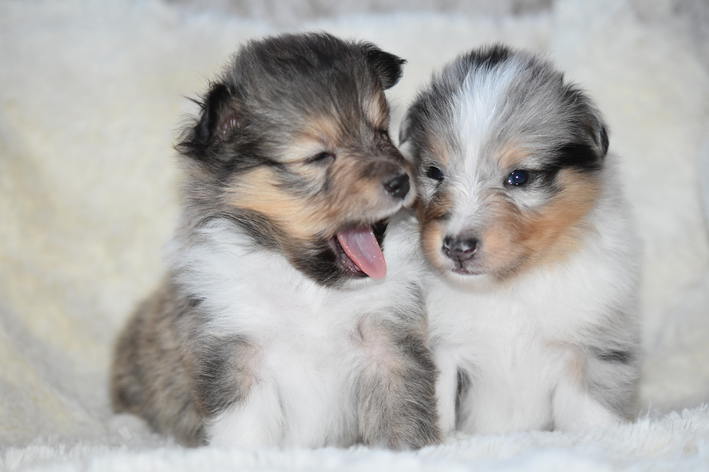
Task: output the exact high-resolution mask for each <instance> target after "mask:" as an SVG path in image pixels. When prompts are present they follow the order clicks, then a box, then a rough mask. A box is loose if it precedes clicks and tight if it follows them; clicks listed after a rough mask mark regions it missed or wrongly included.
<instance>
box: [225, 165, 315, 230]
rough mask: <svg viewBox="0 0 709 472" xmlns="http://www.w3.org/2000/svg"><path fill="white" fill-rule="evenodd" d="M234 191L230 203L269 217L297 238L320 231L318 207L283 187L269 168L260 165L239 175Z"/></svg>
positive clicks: (231, 190) (232, 187)
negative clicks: (278, 183)
mask: <svg viewBox="0 0 709 472" xmlns="http://www.w3.org/2000/svg"><path fill="white" fill-rule="evenodd" d="M230 194H231V196H230V199H229V203H230V204H232V205H234V206H235V207H237V208H241V209H244V210H251V211H255V212H257V213H260V214H262V215H264V216H266V217H268V218H269V219H271V220H272V221H274V222H275V223H276V224H278V225H279V226H280V227H281V228H282V229H283V230H285V231H286V232H287V233H288V234H290V235H293V236H295V237H296V238H301V239H307V238H309V237H311V236H312V235H313V234H316V233H317V232H318V229H319V226H320V224H321V221H320V218H319V217H317V212H318V208H316V207H314V206H312V205H309V204H308V202H306V201H303V200H302V199H298V198H295V197H293V196H292V195H289V194H288V193H286V192H284V191H283V190H281V189H279V188H278V187H277V181H276V179H275V178H274V175H273V172H272V171H271V170H269V169H267V168H264V167H259V168H257V169H254V170H253V171H251V172H249V173H248V174H246V175H243V176H241V177H239V179H238V181H237V182H235V183H234V184H233V185H232V186H231V189H230Z"/></svg>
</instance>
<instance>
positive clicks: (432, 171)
mask: <svg viewBox="0 0 709 472" xmlns="http://www.w3.org/2000/svg"><path fill="white" fill-rule="evenodd" d="M426 177H428V178H429V179H433V180H437V181H439V182H443V179H444V177H443V171H442V170H441V169H439V168H438V167H436V166H431V167H429V168H428V170H427V171H426Z"/></svg>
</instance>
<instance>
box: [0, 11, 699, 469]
mask: <svg viewBox="0 0 709 472" xmlns="http://www.w3.org/2000/svg"><path fill="white" fill-rule="evenodd" d="M639 3H641V2H637V1H632V0H627V1H625V0H598V1H583V0H557V1H556V2H555V3H553V5H552V6H551V7H549V8H546V9H541V10H535V11H533V12H531V13H525V14H522V15H519V14H518V15H511V14H510V15H504V14H503V15H490V16H480V15H477V16H476V15H468V14H454V13H450V12H448V13H446V12H435V11H429V12H426V11H416V12H405V11H387V12H386V13H380V14H372V13H366V14H364V13H363V14H348V15H343V16H339V17H327V18H319V19H317V20H311V21H310V22H306V23H299V24H297V25H288V24H279V23H274V22H268V21H266V20H264V19H258V18H256V19H254V18H253V17H249V18H247V17H245V16H243V15H242V16H239V14H238V12H237V13H234V12H233V11H229V10H223V9H222V10H220V9H216V10H210V9H194V8H190V6H189V5H185V4H183V3H181V2H177V3H163V2H159V1H157V0H148V1H142V2H117V1H107V2H98V1H96V2H84V1H78V0H67V1H65V2H61V3H54V2H51V3H50V2H43V1H34V2H20V1H2V2H0V470H3V469H4V470H47V471H54V470H62V471H64V470H90V471H111V470H116V471H141V470H170V471H173V470H190V469H200V470H348V471H356V470H362V471H365V470H366V471H375V470H410V471H424V470H426V471H428V470H432V471H433V470H446V471H455V470H480V471H483V470H495V471H496V470H619V469H624V470H625V469H628V470H669V469H675V470H709V408H707V407H705V406H703V403H705V402H709V342H707V340H708V339H709V308H708V307H709V238H708V236H707V227H708V226H707V221H708V219H707V209H708V208H709V64H707V63H706V58H707V57H709V56H707V55H706V54H703V52H702V49H701V48H697V47H696V42H693V39H692V35H689V34H685V33H686V32H685V31H684V29H683V27H682V25H681V24H676V23H674V22H673V21H672V18H673V16H672V11H673V8H674V7H675V6H676V5H677V2H672V1H671V0H667V1H664V0H657V1H647V2H645V3H644V4H643V5H642V6H641V7H638V4H639ZM696 24H699V27H700V28H701V27H702V23H701V21H700V22H699V23H696V21H695V26H696ZM703 27H705V28H706V29H709V25H703ZM283 29H289V30H327V31H330V32H333V33H335V34H338V35H342V36H344V37H352V38H358V39H366V40H369V41H373V42H375V43H377V44H378V45H380V46H381V47H382V48H383V49H385V50H387V51H391V52H393V53H395V54H398V55H400V56H401V57H404V58H406V59H407V60H408V64H407V65H406V68H405V74H404V78H403V79H402V81H401V82H400V83H399V84H398V85H397V86H396V87H394V88H393V89H392V90H391V91H390V93H389V97H390V99H391V103H392V107H393V123H394V124H395V126H394V127H396V123H398V121H399V120H400V118H401V116H402V114H403V112H404V111H405V109H406V106H407V104H408V103H409V101H410V100H411V99H412V97H413V95H414V94H415V93H416V91H417V90H418V89H419V88H420V87H421V86H422V85H423V84H424V83H426V82H427V81H428V78H429V76H430V73H431V72H432V71H433V70H435V69H436V68H438V67H440V66H441V65H442V64H443V63H444V62H446V61H448V60H449V59H452V58H453V57H455V56H456V55H457V54H459V53H461V52H463V51H465V50H468V49H470V48H472V47H476V46H479V45H482V44H485V43H490V42H493V41H502V42H505V43H508V44H511V45H513V46H517V47H523V48H527V49H531V50H534V51H539V52H541V53H544V54H547V55H548V56H549V57H550V58H551V59H553V60H554V61H555V62H556V63H557V65H558V66H559V67H560V68H561V69H563V70H564V71H566V73H567V77H568V78H569V79H571V80H573V81H576V82H578V83H579V84H581V85H582V87H584V88H585V89H587V90H588V91H589V93H590V95H591V96H592V97H594V98H595V100H596V101H597V103H598V105H599V106H600V108H601V110H603V112H604V113H605V115H606V117H607V120H608V122H609V124H610V130H611V150H612V152H615V153H617V154H619V155H620V156H622V166H621V169H620V171H621V172H622V176H623V181H624V182H625V187H626V194H627V196H628V198H629V199H630V201H631V203H632V205H633V210H634V216H635V219H636V224H637V227H638V229H639V232H640V234H641V236H642V239H643V244H644V247H643V251H644V271H643V281H642V291H641V300H642V313H643V320H644V322H643V339H644V349H645V363H644V368H643V378H642V382H641V402H642V406H643V409H644V414H643V416H642V417H641V419H640V420H638V421H637V422H636V423H633V424H628V425H623V426H619V427H617V428H614V429H611V430H592V431H587V432H584V433H579V434H564V433H556V432H530V433H515V434H503V435H491V436H470V435H459V436H456V437H452V438H449V439H448V440H447V441H446V442H445V444H443V445H440V446H437V447H430V448H426V449H424V450H422V451H418V452H405V453H394V452H390V451H379V450H370V449H367V448H364V447H354V448H351V449H346V450H343V449H321V450H314V451H311V450H305V449H286V450H261V451H256V452H246V451H240V450H220V449H217V448H211V447H206V448H200V449H193V450H187V449H183V448H180V447H178V446H176V445H175V444H174V443H173V442H171V441H170V440H169V439H166V438H163V437H159V436H156V435H154V434H152V433H150V432H149V431H148V430H147V429H146V427H145V426H144V424H143V423H142V422H141V421H140V420H138V419H136V418H133V417H130V416H127V415H122V416H115V415H113V414H112V413H111V411H110V407H109V401H108V398H109V397H108V385H107V384H108V375H107V373H108V366H109V363H110V358H111V350H112V345H113V342H114V339H115V337H116V335H117V333H118V331H119V330H120V328H121V327H122V325H123V323H124V321H125V319H126V317H127V316H128V314H129V313H130V312H131V310H132V309H133V307H134V306H135V304H136V303H137V302H138V301H139V300H140V299H141V298H142V297H143V296H145V295H146V294H148V293H149V292H150V291H151V289H152V288H153V287H154V286H155V285H156V284H157V282H158V280H159V278H160V276H161V273H162V272H163V270H164V266H163V265H162V259H161V251H162V250H161V247H162V245H163V244H164V242H165V241H166V240H167V239H168V238H169V236H170V233H171V231H172V228H173V227H174V224H175V221H176V217H177V212H178V201H177V199H178V195H177V189H178V182H179V173H178V170H177V167H176V163H175V157H174V151H173V150H172V148H171V146H172V144H173V143H174V140H175V129H176V128H177V126H178V125H179V123H180V120H181V119H182V117H183V116H184V115H185V114H186V113H190V112H194V105H193V104H192V103H191V102H190V101H189V100H187V99H186V98H185V96H195V95H196V94H197V93H199V92H201V91H203V90H205V88H206V83H207V80H208V78H209V77H210V76H212V74H213V73H214V72H215V71H217V70H218V69H219V67H220V66H221V65H222V64H223V63H224V62H225V61H226V60H227V59H228V57H229V55H230V54H231V53H232V52H234V51H235V50H236V48H237V47H238V45H240V44H243V43H244V42H245V41H247V40H248V39H251V38H257V37H261V36H264V35H267V34H273V33H277V32H279V31H281V30H283ZM695 32H696V31H695ZM700 33H701V31H700ZM704 51H706V50H704ZM392 135H393V136H395V135H396V130H394V132H393V133H392Z"/></svg>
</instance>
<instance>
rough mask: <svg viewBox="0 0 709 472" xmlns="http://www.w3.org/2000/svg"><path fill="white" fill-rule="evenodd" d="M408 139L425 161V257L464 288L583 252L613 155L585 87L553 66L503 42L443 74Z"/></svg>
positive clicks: (420, 176) (406, 130) (417, 111)
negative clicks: (608, 156)
mask: <svg viewBox="0 0 709 472" xmlns="http://www.w3.org/2000/svg"><path fill="white" fill-rule="evenodd" d="M401 141H402V145H403V146H404V148H403V149H406V150H407V152H409V153H411V154H412V156H413V157H414V160H415V163H416V166H417V180H418V190H419V195H420V201H419V202H418V209H417V210H418V215H419V218H420V223H421V239H422V246H423V249H424V252H425V254H426V257H427V259H428V260H429V262H430V263H431V264H432V265H433V266H435V267H436V268H437V269H439V270H440V271H441V272H443V273H445V274H448V275H449V276H450V277H451V278H452V279H454V280H458V281H464V282H476V281H482V280H486V279H489V280H491V281H501V280H505V279H509V278H510V277H513V276H514V275H515V274H518V273H520V272H521V271H524V270H525V269H526V268H529V267H531V266H532V265H533V264H541V263H544V262H545V261H549V260H557V259H562V258H564V257H566V256H567V255H568V254H569V253H570V252H572V251H574V250H575V248H576V247H577V246H578V244H580V239H581V237H582V236H583V234H582V233H583V232H584V231H587V229H588V227H587V226H586V225H585V223H584V216H585V215H586V214H587V213H588V212H589V210H590V209H591V208H592V207H593V206H594V204H595V202H596V199H597V196H598V191H599V184H600V182H599V178H600V174H601V171H602V169H603V167H604V158H605V155H606V152H607V150H608V134H607V132H606V129H605V126H604V124H603V121H602V118H601V116H600V113H599V112H598V110H597V109H596V107H595V106H594V105H593V104H592V103H591V102H590V101H589V99H588V98H587V97H586V96H585V95H584V94H583V93H582V92H581V91H579V90H578V89H577V88H576V87H574V86H572V85H569V84H567V83H565V82H564V80H563V76H562V74H561V73H559V72H557V71H556V70H555V69H554V68H553V67H552V66H551V65H550V64H549V63H548V62H547V61H545V60H542V59H540V58H538V57H535V56H532V55H529V54H525V53H522V52H515V51H512V50H509V49H507V48H505V47H502V46H494V47H491V48H486V49H481V50H476V51H473V52H471V53H469V54H467V55H464V56H461V57H459V58H458V59H457V60H456V61H454V62H453V63H451V64H449V65H448V66H447V67H446V68H445V69H444V70H443V71H442V72H441V73H440V74H439V75H437V76H436V77H434V79H433V81H432V84H431V85H430V87H429V88H428V89H427V90H425V91H423V92H422V93H420V94H419V96H418V97H417V99H416V101H415V102H414V104H413V105H412V106H411V108H410V109H409V111H408V113H407V116H406V118H405V120H404V125H403V126H402V132H401Z"/></svg>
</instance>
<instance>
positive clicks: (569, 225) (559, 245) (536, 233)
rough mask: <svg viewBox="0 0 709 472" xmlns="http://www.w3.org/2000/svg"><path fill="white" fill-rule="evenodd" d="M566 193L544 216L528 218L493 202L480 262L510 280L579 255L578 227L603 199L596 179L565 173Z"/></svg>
mask: <svg viewBox="0 0 709 472" xmlns="http://www.w3.org/2000/svg"><path fill="white" fill-rule="evenodd" d="M557 183H558V185H559V186H560V187H561V188H562V190H561V192H560V193H559V194H557V195H556V196H555V197H554V199H553V200H552V201H551V202H550V203H548V204H547V205H545V207H544V208H543V209H542V211H541V212H539V213H532V214H526V215H525V214H523V213H520V212H519V211H518V210H516V208H515V207H514V206H513V205H512V204H511V203H507V202H505V201H503V200H502V199H500V200H493V201H492V202H491V204H490V209H491V210H490V213H489V215H490V216H489V218H488V221H490V223H489V225H488V226H487V227H486V229H485V230H484V233H483V234H482V241H483V245H482V251H481V254H480V257H481V261H482V262H483V264H484V265H485V267H487V268H488V269H489V270H490V271H491V272H493V273H495V274H496V275H497V276H499V277H501V278H507V277H509V276H511V275H513V274H515V273H517V272H518V271H520V270H522V269H524V268H525V267H529V266H530V265H531V264H545V263H551V262H558V261H562V260H565V259H566V258H567V257H568V256H569V255H570V254H572V253H573V252H575V251H576V250H578V248H579V244H580V241H581V236H582V234H583V232H585V231H588V230H589V229H588V228H587V227H585V226H583V225H581V224H579V221H580V220H581V219H582V218H583V216H584V215H585V214H587V213H588V211H589V210H590V209H591V208H592V207H593V205H594V203H595V200H596V197H597V195H598V185H597V183H596V182H595V180H594V178H593V177H591V176H585V175H582V174H579V173H577V172H573V171H562V172H561V173H560V174H559V177H558V180H557Z"/></svg>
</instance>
